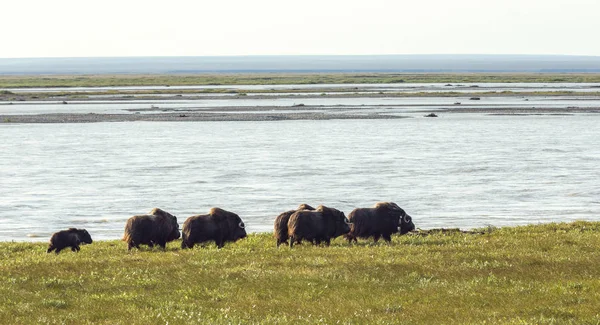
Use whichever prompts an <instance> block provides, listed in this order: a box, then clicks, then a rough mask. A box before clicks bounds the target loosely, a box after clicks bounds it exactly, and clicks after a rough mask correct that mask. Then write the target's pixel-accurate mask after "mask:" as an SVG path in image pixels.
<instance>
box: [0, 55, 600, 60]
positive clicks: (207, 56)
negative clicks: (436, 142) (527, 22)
mask: <svg viewBox="0 0 600 325" xmlns="http://www.w3.org/2000/svg"><path fill="white" fill-rule="evenodd" d="M316 56H328V57H358V56H362V57H366V56H388V57H391V56H413V57H415V56H432V57H433V56H439V57H444V56H490V57H491V56H496V57H498V56H504V57H525V56H530V57H531V56H541V57H543V56H547V57H589V58H600V55H589V54H519V53H511V54H491V53H459V54H453V53H420V54H221V55H111V56H22V57H0V60H4V59H110V58H211V57H316Z"/></svg>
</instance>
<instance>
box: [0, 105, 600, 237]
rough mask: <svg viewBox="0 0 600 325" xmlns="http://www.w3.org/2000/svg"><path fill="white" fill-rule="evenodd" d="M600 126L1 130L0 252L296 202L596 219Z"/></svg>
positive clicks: (585, 119)
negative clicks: (163, 217)
mask: <svg viewBox="0 0 600 325" xmlns="http://www.w3.org/2000/svg"><path fill="white" fill-rule="evenodd" d="M599 124H600V115H598V114H577V115H570V116H490V115H484V114H447V115H444V117H443V118H437V119H427V118H407V119H397V120H396V119H394V120H325V121H277V122H188V123H177V122H138V123H136V122H129V123H92V124H1V125H0V137H1V139H2V141H1V142H0V222H1V224H0V240H2V241H7V240H16V241H28V240H29V241H45V240H47V239H48V237H49V236H50V234H51V233H52V232H55V231H57V230H60V229H65V228H67V227H78V228H86V229H88V230H89V232H90V233H91V234H92V237H93V238H94V239H117V238H120V236H121V235H122V232H123V228H124V225H125V221H126V220H127V218H128V217H130V216H131V215H134V214H141V213H146V212H148V211H149V210H150V209H151V208H153V207H160V208H163V209H165V210H167V211H169V212H172V213H173V214H175V215H177V216H178V218H179V221H180V224H182V223H183V221H184V220H185V218H186V217H188V216H191V215H194V214H199V213H206V212H207V211H208V210H209V208H210V207H212V206H219V207H222V208H224V209H227V210H231V211H234V212H236V213H238V214H239V215H240V216H241V217H242V219H243V220H244V221H245V222H246V224H247V228H248V230H249V231H250V232H268V231H271V229H272V223H273V221H274V219H275V216H276V215H277V214H278V213H279V212H282V211H285V210H288V209H291V208H294V207H295V206H297V205H298V204H299V203H308V204H311V205H318V204H325V205H328V206H332V207H336V208H339V209H341V210H343V211H345V212H346V214H348V213H349V212H350V211H351V210H352V209H353V208H355V207H368V206H371V205H373V204H374V203H375V202H377V201H394V202H396V203H398V204H399V205H400V206H401V207H403V208H404V209H405V210H406V211H407V212H408V213H409V214H411V215H412V216H413V219H414V222H415V224H416V226H417V227H419V228H423V229H426V228H433V227H461V228H472V227H484V226H487V225H494V226H507V225H521V224H531V223H544V222H552V221H571V220H580V219H581V220H596V221H598V220H600V184H599V183H598V179H599V176H600V171H599V169H598V165H599V163H600V146H599V145H598V141H599V140H600V128H598V125H599Z"/></svg>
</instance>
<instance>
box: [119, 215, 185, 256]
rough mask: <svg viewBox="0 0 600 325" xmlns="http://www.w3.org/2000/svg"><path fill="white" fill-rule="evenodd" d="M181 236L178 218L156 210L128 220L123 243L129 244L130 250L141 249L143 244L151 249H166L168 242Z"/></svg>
mask: <svg viewBox="0 0 600 325" xmlns="http://www.w3.org/2000/svg"><path fill="white" fill-rule="evenodd" d="M180 236H181V234H180V233H179V224H178V223H177V217H175V216H174V215H172V214H170V213H168V212H166V211H163V210H161V209H159V208H154V209H152V210H151V211H150V213H149V214H143V215H137V216H133V217H131V218H129V219H128V220H127V224H126V225H125V234H123V241H125V242H127V246H128V247H127V249H128V250H131V248H132V247H135V248H137V249H139V248H140V245H142V244H143V245H148V246H149V247H154V245H159V246H160V247H162V248H163V249H165V248H166V245H167V243H168V242H170V241H173V240H175V239H178V238H179V237H180Z"/></svg>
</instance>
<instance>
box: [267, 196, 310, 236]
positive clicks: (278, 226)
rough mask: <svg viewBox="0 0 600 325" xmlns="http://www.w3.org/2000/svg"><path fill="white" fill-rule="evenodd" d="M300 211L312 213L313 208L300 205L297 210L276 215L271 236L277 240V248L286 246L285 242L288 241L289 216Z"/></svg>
mask: <svg viewBox="0 0 600 325" xmlns="http://www.w3.org/2000/svg"><path fill="white" fill-rule="evenodd" d="M302 210H310V211H314V210H315V208H313V207H311V206H310V205H308V204H300V205H299V206H298V209H296V210H290V211H286V212H283V213H282V214H280V215H278V216H277V218H275V224H274V227H273V228H274V231H273V235H274V236H275V239H276V240H277V247H279V245H281V244H283V243H286V244H287V240H288V226H287V225H288V221H289V220H290V216H291V215H292V214H293V213H294V212H296V211H302Z"/></svg>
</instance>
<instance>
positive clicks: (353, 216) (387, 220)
mask: <svg viewBox="0 0 600 325" xmlns="http://www.w3.org/2000/svg"><path fill="white" fill-rule="evenodd" d="M348 219H349V220H350V222H352V226H350V232H349V233H348V234H347V235H346V236H345V237H346V239H348V242H352V241H353V240H354V241H355V242H356V241H357V239H356V238H357V237H360V238H369V237H373V239H374V240H375V242H377V241H378V240H379V238H380V237H383V239H384V240H385V241H387V242H388V243H389V242H391V241H392V237H391V236H392V234H394V233H397V232H398V230H399V231H400V234H401V235H403V234H405V233H407V232H409V231H411V230H414V229H415V225H414V223H413V222H412V217H411V216H409V215H408V214H407V213H406V212H405V211H404V210H403V209H402V208H400V207H399V206H398V205H397V204H396V203H393V202H379V203H377V204H375V206H373V207H372V208H358V209H354V210H352V212H350V214H349V215H348ZM398 228H400V229H398Z"/></svg>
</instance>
